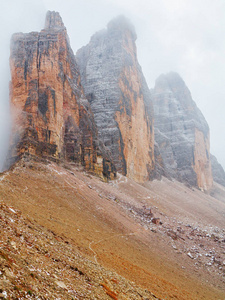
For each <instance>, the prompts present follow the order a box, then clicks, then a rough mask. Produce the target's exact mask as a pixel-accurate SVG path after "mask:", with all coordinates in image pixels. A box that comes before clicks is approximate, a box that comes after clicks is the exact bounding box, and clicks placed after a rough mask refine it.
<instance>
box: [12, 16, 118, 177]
mask: <svg viewBox="0 0 225 300" xmlns="http://www.w3.org/2000/svg"><path fill="white" fill-rule="evenodd" d="M10 67H11V103H12V111H13V115H14V126H13V134H12V145H11V158H17V157H19V156H21V155H22V154H23V153H29V154H31V155H40V156H47V157H52V158H55V159H67V160H70V161H73V162H77V163H81V164H82V165H84V166H85V168H86V169H88V170H92V171H94V172H96V173H98V174H99V175H100V176H102V174H104V175H106V176H108V177H110V176H113V173H114V170H113V166H112V163H111V162H110V161H109V157H108V155H107V153H106V151H105V150H104V146H103V145H101V143H100V142H99V140H98V137H97V128H96V125H95V122H94V118H93V114H92V111H91V108H90V105H89V102H88V101H87V99H86V98H85V96H84V93H83V89H82V86H81V82H80V73H79V69H78V66H77V63H76V61H75V56H74V54H73V51H72V49H71V47H70V44H69V39H68V36H67V31H66V28H65V26H64V24H63V22H62V19H61V17H60V15H59V14H58V13H56V12H48V13H47V17H46V24H45V29H43V30H42V31H41V32H31V33H28V34H23V33H17V34H14V35H13V37H12V40H11V56H10Z"/></svg>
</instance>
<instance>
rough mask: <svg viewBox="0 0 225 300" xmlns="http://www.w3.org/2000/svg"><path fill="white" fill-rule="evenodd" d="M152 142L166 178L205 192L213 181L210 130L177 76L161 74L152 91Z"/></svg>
mask: <svg viewBox="0 0 225 300" xmlns="http://www.w3.org/2000/svg"><path fill="white" fill-rule="evenodd" d="M152 96H153V104H154V113H155V140H156V142H157V144H158V147H159V152H160V154H161V157H162V160H163V164H164V168H165V172H166V174H167V176H168V177H171V178H175V179H177V180H180V181H182V182H186V183H188V184H189V185H191V186H197V187H199V188H200V189H203V190H208V189H209V188H211V186H212V183H213V179H212V172H211V162H210V149H209V148H210V146H209V127H208V125H207V123H206V121H205V119H204V117H203V115H202V113H201V112H200V110H199V109H198V108H197V106H196V104H195V102H194V101H193V100H192V97H191V94H190V91H189V90H188V88H187V87H186V85H185V83H184V81H183V80H182V79H181V77H180V76H179V75H178V74H176V73H169V74H167V75H161V76H160V77H159V78H158V79H157V80H156V85H155V88H154V90H153V92H152Z"/></svg>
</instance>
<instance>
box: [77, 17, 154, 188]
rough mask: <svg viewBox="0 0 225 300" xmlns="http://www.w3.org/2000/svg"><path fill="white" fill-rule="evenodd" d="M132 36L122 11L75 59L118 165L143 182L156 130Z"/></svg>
mask: <svg viewBox="0 0 225 300" xmlns="http://www.w3.org/2000/svg"><path fill="white" fill-rule="evenodd" d="M135 40H136V34H135V31H134V28H133V26H132V25H131V24H130V22H129V21H128V20H126V18H124V17H122V16H121V17H118V18H116V19H114V20H113V21H111V22H110V23H109V24H108V27H107V29H106V30H102V31H100V32H98V33H96V34H95V35H94V36H93V37H92V38H91V40H90V42H89V44H88V45H87V46H85V47H83V48H81V49H80V50H79V51H78V52H77V55H76V58H77V62H78V64H79V66H80V72H81V82H82V85H83V86H84V90H85V94H86V97H87V98H88V100H89V102H90V105H91V108H92V111H93V113H94V118H95V121H96V124H97V127H98V131H99V136H100V138H101V140H102V141H103V143H104V144H105V146H106V147H107V148H108V149H109V150H110V152H111V154H112V157H113V161H114V163H115V165H116V168H117V170H118V171H119V172H121V173H122V174H124V175H127V176H128V177H130V178H133V179H134V180H136V181H138V182H142V181H145V180H148V179H150V178H151V176H152V174H153V170H154V132H153V130H154V129H153V117H152V112H153V109H152V105H151V99H150V92H149V89H148V87H147V84H146V82H145V79H144V76H143V74H142V71H141V68H140V66H139V64H138V61H137V52H136V45H135Z"/></svg>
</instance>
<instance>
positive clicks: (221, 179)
mask: <svg viewBox="0 0 225 300" xmlns="http://www.w3.org/2000/svg"><path fill="white" fill-rule="evenodd" d="M210 159H211V165H212V174H213V180H214V181H215V182H217V183H219V184H221V185H223V186H225V172H224V169H223V167H222V166H221V164H220V163H219V162H218V160H217V159H216V157H215V156H214V155H212V154H211V155H210Z"/></svg>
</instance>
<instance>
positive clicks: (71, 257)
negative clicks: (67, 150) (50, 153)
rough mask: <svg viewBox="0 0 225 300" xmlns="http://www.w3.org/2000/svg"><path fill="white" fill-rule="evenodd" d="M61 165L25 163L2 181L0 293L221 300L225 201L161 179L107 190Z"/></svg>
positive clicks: (122, 180) (121, 181)
mask: <svg viewBox="0 0 225 300" xmlns="http://www.w3.org/2000/svg"><path fill="white" fill-rule="evenodd" d="M63 166H64V167H62V165H60V164H55V163H53V162H45V163H42V162H40V161H39V162H38V161H31V160H29V161H27V160H26V159H25V158H23V159H22V160H20V161H19V162H18V163H17V164H16V165H15V166H14V168H12V169H11V170H10V171H8V172H5V173H4V174H1V175H0V205H1V204H2V206H1V207H0V208H1V210H0V225H1V226H0V230H1V234H0V242H1V252H0V262H1V264H0V271H1V273H0V283H1V289H2V291H7V293H8V295H9V296H10V295H13V293H14V294H15V295H16V296H17V297H19V296H20V298H23V295H24V294H25V293H26V292H27V293H28V291H30V292H32V293H34V295H36V296H39V297H40V296H42V298H43V299H56V298H58V297H62V298H63V299H71V298H72V297H73V298H75V299H76V297H77V298H78V299H111V298H110V296H109V293H110V291H111V295H114V298H112V299H127V300H128V299H148V298H149V299H152V297H153V296H152V294H151V293H150V292H149V291H151V292H152V293H153V294H154V295H155V296H156V297H157V298H159V299H171V300H172V299H179V300H193V299H194V300H203V299H204V300H212V299H224V295H225V290H224V288H225V287H224V274H225V273H224V272H225V265H224V260H225V253H224V251H225V236H224V214H225V202H224V198H223V200H216V199H215V198H212V197H211V196H209V195H206V194H205V193H202V192H201V191H199V190H197V189H189V188H187V187H186V186H185V185H184V184H182V183H178V182H176V181H169V180H166V179H163V180H162V181H156V180H155V181H153V182H148V183H145V186H143V185H139V184H137V183H136V182H134V181H133V180H130V179H128V178H127V177H124V176H122V175H120V174H119V176H118V178H117V180H113V181H112V182H110V183H105V182H103V181H101V180H99V179H98V178H97V177H94V176H90V174H89V173H85V172H83V171H82V172H81V171H79V169H78V168H77V167H75V166H73V165H71V164H70V163H68V164H65V163H64V164H63ZM65 167H66V168H65ZM219 192H220V191H219ZM220 193H221V192H220ZM7 207H8V208H7ZM150 208H151V213H150V212H149V209H150ZM18 210H20V212H19V211H18ZM21 214H22V215H21ZM152 215H153V217H154V218H156V219H158V218H160V221H161V223H162V224H159V225H157V224H154V223H153V219H152ZM121 276H122V277H121ZM140 287H141V288H140ZM14 291H15V292H14ZM113 293H114V294H113ZM0 294H1V291H0ZM115 295H117V296H115ZM27 296H28V298H29V295H27ZM75 296H76V297H75ZM107 297H108V298H107ZM30 298H31V297H30Z"/></svg>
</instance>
